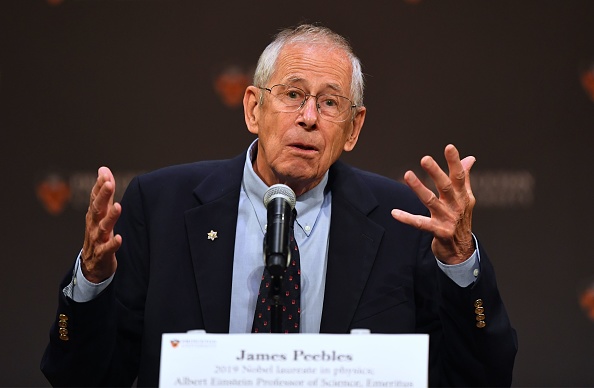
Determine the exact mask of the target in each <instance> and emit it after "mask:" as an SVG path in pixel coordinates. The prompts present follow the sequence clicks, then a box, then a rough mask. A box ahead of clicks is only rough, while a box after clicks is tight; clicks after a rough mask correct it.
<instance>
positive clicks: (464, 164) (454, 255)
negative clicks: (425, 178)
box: [392, 144, 476, 264]
mask: <svg viewBox="0 0 594 388" xmlns="http://www.w3.org/2000/svg"><path fill="white" fill-rule="evenodd" d="M444 154H445V158H446V161H447V164H448V169H449V175H448V174H446V173H445V172H444V171H443V170H442V169H441V168H440V167H439V165H438V164H437V162H435V160H434V159H433V158H432V157H431V156H425V157H423V158H422V159H421V167H423V169H424V170H425V171H426V172H427V173H428V174H429V176H430V177H431V179H432V180H433V182H434V183H435V187H436V189H437V193H438V195H439V197H438V196H436V195H435V193H433V191H431V190H429V189H428V188H427V187H426V186H425V185H424V184H423V183H422V182H421V181H420V180H419V178H418V177H417V176H416V175H415V173H413V172H412V171H407V172H406V173H405V174H404V181H405V182H406V184H407V185H408V186H410V188H411V189H412V190H413V191H414V192H415V193H416V194H417V196H418V197H419V199H420V200H421V201H422V202H423V203H424V204H425V206H427V208H428V209H429V212H430V213H431V217H425V216H420V215H415V214H410V213H408V212H405V211H403V210H400V209H393V210H392V217H394V218H395V219H397V220H398V221H400V222H403V223H405V224H408V225H411V226H414V227H416V228H418V229H422V230H425V231H428V232H431V233H432V234H433V236H434V238H433V243H432V244H431V249H432V250H433V254H434V255H435V257H437V258H438V259H439V260H441V261H442V262H444V263H446V264H458V263H461V262H463V261H465V260H466V259H468V258H469V257H470V256H471V255H472V253H473V252H474V250H475V246H474V239H473V237H472V209H473V208H474V205H475V203H476V200H475V198H474V195H473V194H472V189H471V187H470V175H469V174H470V169H471V168H472V165H473V164H474V162H475V161H476V159H475V158H474V156H468V157H466V158H464V159H462V160H460V154H459V153H458V150H457V149H456V147H454V146H453V145H452V144H449V145H447V146H446V148H445V152H444Z"/></svg>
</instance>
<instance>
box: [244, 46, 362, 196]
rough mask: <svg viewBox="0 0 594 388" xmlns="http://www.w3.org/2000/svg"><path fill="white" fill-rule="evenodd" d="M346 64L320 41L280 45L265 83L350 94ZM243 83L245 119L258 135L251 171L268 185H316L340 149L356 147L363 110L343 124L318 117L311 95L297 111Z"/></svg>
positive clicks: (305, 187) (301, 187) (298, 190)
mask: <svg viewBox="0 0 594 388" xmlns="http://www.w3.org/2000/svg"><path fill="white" fill-rule="evenodd" d="M351 74H352V71H351V64H350V61H349V59H348V57H347V56H346V54H345V53H344V52H343V51H342V50H337V49H331V48H329V46H327V45H324V44H305V43H297V44H291V45H287V46H285V47H284V48H283V49H282V51H281V53H280V55H279V57H278V59H277V62H276V70H275V72H274V74H273V75H272V78H271V80H270V82H269V84H268V85H258V86H264V87H268V88H270V87H272V86H273V85H276V84H286V85H290V86H296V87H299V88H301V89H303V90H304V91H305V92H306V93H309V94H312V95H318V94H324V93H327V94H337V95H341V96H345V97H349V98H350V91H351ZM260 93H261V91H260V89H258V88H256V87H253V86H251V87H248V89H247V90H246V94H245V97H244V109H245V116H246V123H247V126H248V129H249V131H250V132H252V133H254V134H257V135H258V156H257V159H256V162H255V163H254V170H255V171H256V173H257V174H258V176H260V178H262V180H263V181H264V182H265V183H266V184H268V185H272V184H275V183H284V184H286V185H288V186H290V187H291V188H292V189H293V190H294V191H295V193H296V194H297V195H300V194H302V193H304V192H306V191H308V190H309V189H311V188H313V187H314V186H315V185H317V184H318V183H319V182H320V180H321V179H322V178H323V176H324V174H325V173H326V171H327V170H328V169H329V168H330V166H331V165H332V163H334V162H335V161H336V160H337V159H338V157H339V156H340V154H341V153H342V151H343V150H344V151H350V150H352V149H353V148H354V147H355V144H356V143H357V139H358V137H359V132H360V130H361V126H362V125H363V121H364V119H365V108H363V107H361V108H358V109H357V113H356V116H355V119H354V120H351V117H352V116H349V118H348V119H347V120H346V121H344V122H339V123H336V122H332V121H328V120H326V119H324V118H321V117H320V116H319V114H318V112H317V110H316V106H315V98H313V97H310V98H309V99H308V100H307V102H306V104H305V105H304V106H303V107H302V108H301V109H300V110H298V111H297V112H293V113H284V112H279V111H278V109H275V104H274V103H273V99H274V98H275V97H273V96H271V95H270V93H269V92H267V91H263V93H264V97H263V100H262V101H263V103H262V104H260V100H259V97H260Z"/></svg>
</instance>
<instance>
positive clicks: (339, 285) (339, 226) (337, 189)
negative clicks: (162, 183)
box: [320, 162, 384, 333]
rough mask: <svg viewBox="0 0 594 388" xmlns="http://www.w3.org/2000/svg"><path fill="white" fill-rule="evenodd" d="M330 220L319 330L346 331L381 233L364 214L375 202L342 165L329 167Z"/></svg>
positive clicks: (370, 266) (356, 177) (380, 229)
mask: <svg viewBox="0 0 594 388" xmlns="http://www.w3.org/2000/svg"><path fill="white" fill-rule="evenodd" d="M329 187H330V189H331V190H332V219H331V223H330V246H329V250H328V267H327V271H326V287H325V294H324V307H323V311H322V322H321V327H320V332H322V333H348V331H349V328H350V324H351V321H352V319H353V316H354V314H355V311H356V308H357V305H358V304H359V299H360V297H361V294H362V293H363V289H364V287H365V284H366V282H367V278H368V277H369V273H370V271H371V268H372V266H373V263H374V260H375V256H376V253H377V250H378V247H379V243H380V241H381V238H382V236H383V234H384V229H383V227H381V226H380V225H378V224H376V223H375V222H373V221H371V220H370V219H369V218H368V217H367V215H368V214H369V213H370V212H371V211H372V210H373V209H375V208H376V207H377V206H378V204H377V200H376V199H375V197H374V196H373V194H372V193H371V192H370V191H369V190H368V189H367V187H366V186H365V185H364V184H363V182H361V181H360V179H359V178H358V176H356V175H355V174H354V172H353V171H352V170H351V169H350V168H349V167H347V166H346V165H344V164H342V163H340V162H337V163H335V164H334V165H333V166H332V168H331V169H330V181H329Z"/></svg>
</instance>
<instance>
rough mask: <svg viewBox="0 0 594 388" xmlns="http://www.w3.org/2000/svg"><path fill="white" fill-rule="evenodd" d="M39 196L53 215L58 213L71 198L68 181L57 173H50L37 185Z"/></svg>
mask: <svg viewBox="0 0 594 388" xmlns="http://www.w3.org/2000/svg"><path fill="white" fill-rule="evenodd" d="M36 192H37V198H38V199H39V201H40V202H41V204H42V205H43V207H44V208H45V210H47V212H48V213H50V214H51V215H58V214H60V213H62V211H64V207H65V206H66V204H67V203H68V201H69V200H70V187H69V186H68V183H67V182H66V181H65V180H64V179H62V178H61V177H60V176H58V175H56V174H51V175H48V176H47V177H46V178H45V179H44V180H42V181H41V182H40V183H39V184H37V187H36Z"/></svg>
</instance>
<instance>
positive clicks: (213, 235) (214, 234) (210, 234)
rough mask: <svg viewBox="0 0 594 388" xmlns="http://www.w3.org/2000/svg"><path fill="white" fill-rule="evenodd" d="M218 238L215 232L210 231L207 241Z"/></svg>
mask: <svg viewBox="0 0 594 388" xmlns="http://www.w3.org/2000/svg"><path fill="white" fill-rule="evenodd" d="M218 237H219V236H217V232H215V231H214V230H211V231H210V232H208V239H209V240H212V241H214V240H215V239H216V238H218Z"/></svg>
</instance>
